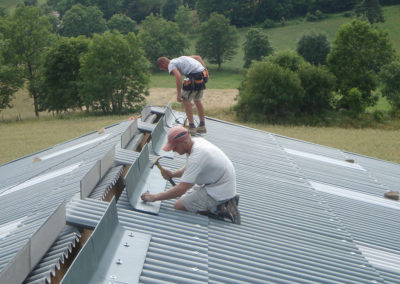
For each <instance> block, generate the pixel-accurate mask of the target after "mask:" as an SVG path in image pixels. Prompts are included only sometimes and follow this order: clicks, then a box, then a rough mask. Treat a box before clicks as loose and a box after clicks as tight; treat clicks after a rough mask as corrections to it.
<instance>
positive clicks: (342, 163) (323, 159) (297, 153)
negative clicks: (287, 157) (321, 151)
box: [284, 148, 366, 171]
mask: <svg viewBox="0 0 400 284" xmlns="http://www.w3.org/2000/svg"><path fill="white" fill-rule="evenodd" d="M284 150H285V152H286V153H288V154H291V155H295V156H299V157H303V158H307V159H312V160H317V161H321V162H325V163H329V164H333V165H337V166H342V167H347V168H352V169H356V170H360V171H366V170H365V169H364V168H363V167H362V166H360V165H359V164H355V163H349V162H346V161H341V160H337V159H332V158H328V157H325V156H321V155H316V154H311V153H307V152H303V151H298V150H293V149H289V148H284Z"/></svg>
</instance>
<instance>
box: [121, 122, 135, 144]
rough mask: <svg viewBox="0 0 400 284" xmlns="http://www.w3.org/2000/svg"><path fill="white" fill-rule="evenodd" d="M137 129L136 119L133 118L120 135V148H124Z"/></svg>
mask: <svg viewBox="0 0 400 284" xmlns="http://www.w3.org/2000/svg"><path fill="white" fill-rule="evenodd" d="M137 130H138V120H137V119H135V120H134V121H133V122H132V123H131V124H129V126H128V128H127V129H126V130H125V131H124V133H122V135H121V149H126V146H127V145H128V144H129V141H131V139H132V137H133V136H134V135H135V134H136V132H137Z"/></svg>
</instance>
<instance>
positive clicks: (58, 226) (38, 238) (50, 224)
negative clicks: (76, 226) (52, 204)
mask: <svg viewBox="0 0 400 284" xmlns="http://www.w3.org/2000/svg"><path fill="white" fill-rule="evenodd" d="M64 226H65V202H63V203H62V204H61V205H60V206H58V208H56V210H54V212H53V214H52V215H51V216H50V217H49V218H48V219H47V220H46V221H45V222H44V223H43V224H42V226H41V227H40V228H39V229H38V230H37V231H36V232H35V233H34V235H33V236H32V237H31V238H30V239H28V240H27V243H26V244H25V245H24V246H22V248H21V249H20V250H19V251H18V253H17V254H16V255H15V256H14V258H13V259H12V260H11V261H10V262H9V263H8V264H7V266H6V267H5V268H4V269H3V270H2V271H1V272H0V283H7V284H14V283H15V284H17V283H22V282H23V281H24V279H25V278H26V277H27V276H28V275H29V273H30V272H31V270H32V269H33V268H34V267H35V266H36V264H37V263H38V262H39V261H40V259H41V258H42V257H43V255H45V253H46V251H47V250H48V249H49V248H50V247H51V245H52V244H53V242H54V241H55V240H56V239H57V237H58V235H59V233H60V232H61V230H62V229H63V228H64Z"/></svg>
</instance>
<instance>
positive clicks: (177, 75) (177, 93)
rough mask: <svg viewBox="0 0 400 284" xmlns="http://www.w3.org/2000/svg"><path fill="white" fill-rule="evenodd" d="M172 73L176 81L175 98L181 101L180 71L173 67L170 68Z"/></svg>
mask: <svg viewBox="0 0 400 284" xmlns="http://www.w3.org/2000/svg"><path fill="white" fill-rule="evenodd" d="M172 74H174V76H175V82H176V100H177V101H178V102H181V101H182V98H181V88H182V76H181V72H179V70H178V69H177V68H175V69H174V70H172Z"/></svg>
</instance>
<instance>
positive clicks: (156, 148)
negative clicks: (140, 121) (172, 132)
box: [151, 119, 174, 158]
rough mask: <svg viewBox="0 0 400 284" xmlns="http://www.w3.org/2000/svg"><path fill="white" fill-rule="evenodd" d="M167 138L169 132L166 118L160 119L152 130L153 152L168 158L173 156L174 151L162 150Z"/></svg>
mask: <svg viewBox="0 0 400 284" xmlns="http://www.w3.org/2000/svg"><path fill="white" fill-rule="evenodd" d="M166 140H167V132H166V131H165V129H164V120H163V119H160V120H159V121H158V123H157V125H156V127H155V128H154V130H153V131H152V132H151V149H152V152H153V153H154V154H155V155H157V156H164V157H168V158H173V157H174V153H173V152H172V151H169V152H165V151H164V150H162V146H163V144H164V143H165V141H166Z"/></svg>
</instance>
